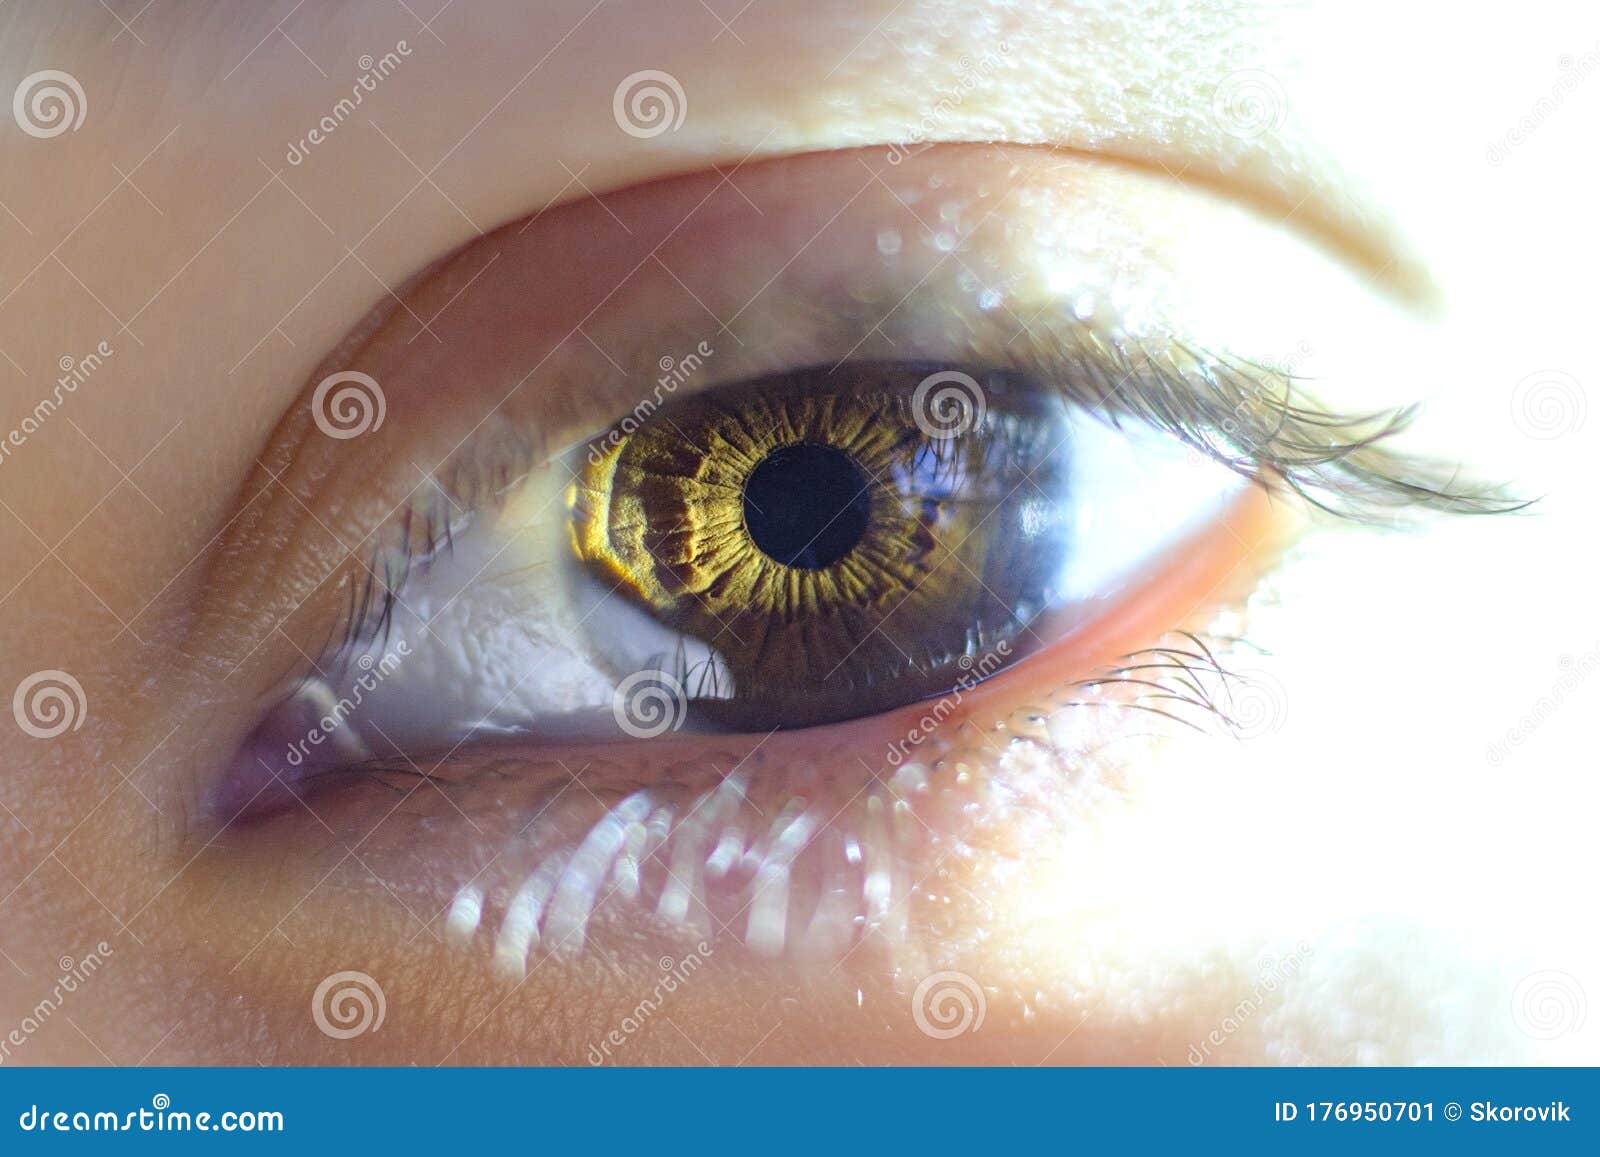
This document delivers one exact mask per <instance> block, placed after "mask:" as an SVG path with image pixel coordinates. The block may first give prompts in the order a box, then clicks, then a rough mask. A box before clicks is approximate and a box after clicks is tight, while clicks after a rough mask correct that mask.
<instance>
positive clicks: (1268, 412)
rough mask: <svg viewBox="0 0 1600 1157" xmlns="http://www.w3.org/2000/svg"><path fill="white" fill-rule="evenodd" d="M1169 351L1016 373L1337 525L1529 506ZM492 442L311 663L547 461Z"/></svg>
mask: <svg viewBox="0 0 1600 1157" xmlns="http://www.w3.org/2000/svg"><path fill="white" fill-rule="evenodd" d="M1171 349H1172V351H1173V352H1172V353H1169V354H1167V355H1166V356H1164V357H1156V356H1152V355H1149V354H1146V353H1143V352H1142V351H1137V350H1136V351H1134V352H1132V353H1130V352H1128V351H1126V350H1124V349H1121V348H1117V347H1110V346H1107V345H1105V344H1101V343H1095V345H1094V352H1093V354H1085V353H1078V352H1071V351H1062V352H1060V353H1058V354H1057V355H1056V356H1054V358H1053V360H1050V361H1049V362H1048V363H1047V364H1046V363H1045V359H1040V363H1041V364H1037V365H1035V366H1032V367H1025V369H1024V372H1030V370H1031V372H1032V373H1033V374H1035V375H1036V376H1037V379H1038V380H1039V381H1041V382H1044V383H1052V382H1053V383H1056V384H1057V385H1058V387H1059V388H1060V389H1061V390H1062V392H1063V393H1064V394H1065V395H1066V396H1067V398H1068V400H1069V401H1070V402H1071V403H1073V404H1075V405H1078V406H1086V407H1090V408H1098V409H1100V411H1101V413H1102V415H1103V416H1104V418H1105V420H1106V421H1107V422H1108V423H1109V424H1111V425H1112V426H1113V427H1118V428H1120V427H1121V426H1122V424H1123V423H1126V422H1142V423H1145V424H1146V425H1148V426H1150V427H1153V428H1155V429H1158V430H1162V431H1165V432H1166V433H1169V434H1171V435H1172V436H1173V437H1174V438H1176V439H1178V440H1179V441H1181V442H1183V443H1184V444H1186V445H1188V446H1189V447H1190V448H1191V449H1193V450H1194V451H1195V452H1196V453H1199V454H1203V455H1205V456H1206V457H1208V458H1210V459H1212V460H1214V461H1216V462H1219V463H1221V464H1222V465H1224V466H1227V467H1228V468H1229V469H1231V470H1233V471H1235V472H1236V473H1238V474H1240V475H1241V476H1243V477H1246V478H1248V479H1250V480H1252V481H1253V482H1255V483H1257V484H1258V485H1261V486H1264V487H1266V488H1268V489H1279V490H1285V491H1288V492H1289V493H1292V494H1294V495H1295V496H1297V497H1298V498H1300V499H1302V500H1304V501H1305V502H1307V503H1308V504H1310V505H1311V506H1313V507H1315V508H1317V509H1319V510H1321V511H1323V512H1325V513H1328V514H1330V515H1333V516H1335V517H1337V518H1340V519H1344V520H1349V521H1353V522H1357V523H1361V524H1365V525H1384V526H1393V525H1395V523H1396V521H1397V519H1396V516H1397V515H1398V514H1403V513H1405V512H1408V511H1416V512H1420V511H1427V512H1436V513H1453V514H1462V513H1470V514H1486V513H1504V512H1509V511H1513V510H1517V509H1520V508H1522V507H1524V506H1526V505H1528V503H1527V502H1525V501H1521V500H1518V499H1516V498H1513V497H1510V496H1508V495H1507V494H1505V493H1504V492H1503V490H1502V489H1501V488H1499V487H1495V486H1484V485H1479V484H1476V483H1473V482H1470V481H1466V480H1463V479H1461V477H1460V475H1459V472H1458V471H1456V470H1453V469H1451V468H1449V467H1446V466H1445V465H1443V464H1441V463H1436V462H1432V461H1430V460H1427V459H1422V458H1418V457H1415V456H1409V455H1403V454H1399V453H1396V452H1393V451H1392V450H1391V449H1390V448H1389V447H1388V446H1387V445H1385V443H1386V442H1388V440H1389V439H1391V438H1393V437H1394V436H1396V435H1398V434H1400V433H1402V432H1403V431H1404V430H1405V429H1406V428H1407V427H1408V426H1409V425H1410V423H1411V422H1412V421H1413V420H1414V418H1415V416H1416V414H1417V408H1416V407H1415V406H1407V407H1403V408H1400V409H1397V410H1389V411H1377V412H1372V413H1364V414H1348V415H1340V414H1332V413H1328V412H1325V411H1322V410H1319V409H1317V408H1315V407H1314V406H1311V405H1308V404H1301V403H1300V402H1298V401H1297V400H1296V398H1297V395H1298V394H1300V393H1303V390H1302V387H1301V384H1300V379H1298V378H1297V377H1296V376H1295V375H1293V374H1292V373H1287V372H1284V371H1281V370H1274V369H1271V368H1269V367H1264V366H1259V365H1254V364H1251V363H1248V362H1245V361H1242V360H1240V359H1232V358H1224V357H1221V356H1218V355H1208V354H1205V353H1202V352H1200V351H1196V350H1193V349H1190V348H1188V347H1185V346H1181V345H1173V346H1172V347H1171ZM497 433H498V435H499V437H498V440H497V442H496V444H494V445H493V446H491V447H489V448H487V449H486V450H484V449H483V448H479V449H480V452H478V453H469V454H467V455H465V456H459V457H458V458H457V459H455V460H453V461H452V462H451V463H450V464H449V465H448V466H447V467H446V470H445V473H446V474H447V477H444V478H441V477H439V476H437V475H436V476H435V478H434V479H433V482H434V485H433V487H432V488H431V490H430V492H429V494H428V495H427V496H426V497H424V498H420V499H418V498H413V499H408V500H407V502H406V503H405V505H403V506H402V507H401V508H400V510H399V511H398V512H397V514H396V515H395V516H394V517H393V518H392V519H391V520H390V523H389V525H388V527H387V528H386V529H385V530H381V531H380V533H379V535H378V538H379V543H378V545H377V546H376V547H375V548H374V550H373V551H372V552H371V554H370V555H369V557H368V558H367V559H366V560H365V564H364V566H363V567H362V568H361V570H360V571H359V572H358V573H357V574H356V575H355V576H354V577H355V581H353V582H352V583H351V584H350V588H349V589H350V600H349V606H348V609H347V612H346V614H345V616H344V619H343V622H342V624H339V625H337V626H336V627H335V629H334V631H333V632H331V633H330V645H329V646H327V647H325V648H324V652H323V655H322V657H321V658H320V659H319V664H318V665H319V666H320V665H321V664H322V663H325V662H337V661H338V660H339V657H340V656H349V655H351V654H353V653H354V652H355V651H356V650H357V649H358V647H359V646H364V645H369V644H371V643H372V642H374V641H381V642H383V643H384V644H386V643H387V640H388V632H389V629H390V626H391V622H392V615H393V612H394V609H395V606H396V604H397V602H398V600H399V598H400V597H401V593H402V591H403V589H404V586H405V583H406V581H407V580H408V578H410V577H411V576H412V575H414V574H416V573H419V572H420V571H421V570H423V569H425V568H426V567H427V566H428V565H429V564H430V563H431V562H432V561H434V560H435V559H437V558H440V557H443V556H446V555H448V554H449V553H450V552H451V551H452V550H453V548H454V539H455V536H456V535H457V534H458V533H460V532H461V530H462V529H464V527H465V525H466V524H467V521H468V520H470V519H472V518H474V517H477V516H479V515H480V514H482V513H487V512H490V511H493V510H494V509H495V508H496V507H497V506H498V504H499V502H500V501H501V499H502V498H503V496H504V495H506V494H507V493H508V492H510V491H511V490H512V489H514V487H515V486H516V484H517V483H518V482H519V481H520V480H521V479H523V478H525V477H526V476H527V474H528V472H529V471H530V470H531V469H533V468H535V466H536V465H537V464H539V463H540V461H541V459H542V458H544V457H545V456H544V455H542V454H541V452H540V448H539V447H537V446H536V445H535V444H534V442H533V441H532V440H530V439H528V438H526V437H521V436H517V435H515V434H511V433H510V432H508V431H504V430H502V431H498V432H497ZM463 511H465V512H466V513H465V514H463V513H461V512H463Z"/></svg>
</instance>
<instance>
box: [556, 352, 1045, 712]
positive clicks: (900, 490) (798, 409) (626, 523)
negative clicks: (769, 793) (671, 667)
mask: <svg viewBox="0 0 1600 1157" xmlns="http://www.w3.org/2000/svg"><path fill="white" fill-rule="evenodd" d="M936 369H937V367H929V366H926V365H910V364H906V365H902V364H883V363H867V364H860V365H847V366H843V367H840V368H839V369H837V370H836V371H833V372H829V371H828V370H825V369H815V370H802V371H798V372H792V373H787V374H782V375H777V376H774V377H770V378H764V379H761V380H759V381H753V382H746V383H741V384H738V385H733V386H725V387H722V388H720V389H717V390H714V391H710V392H707V393H705V394H702V395H699V396H696V397H691V398H684V399H678V400H674V401H672V402H671V403H669V404H668V405H666V406H663V407H662V408H661V409H660V410H659V411H657V412H656V413H654V414H652V415H651V416H650V417H649V418H647V419H646V420H645V421H644V422H643V424H642V425H641V426H640V427H639V428H638V429H637V430H635V431H634V432H633V433H631V434H629V435H627V436H626V437H621V438H619V439H615V440H613V443H612V444H610V445H608V446H607V447H606V448H605V449H604V451H602V452H597V453H593V454H591V455H590V457H589V460H588V461H587V462H585V464H584V466H583V468H582V470H581V472H580V474H579V477H578V479H577V481H576V482H574V484H573V485H572V487H571V489H570V491H569V505H570V508H571V529H572V540H573V546H574V549H575V551H576V553H577V555H578V558H579V559H580V560H582V562H583V563H584V564H585V566H586V568H587V570H588V571H589V572H590V573H591V574H592V575H593V576H594V577H595V578H596V579H598V580H599V581H600V582H601V583H602V584H603V585H604V586H605V587H606V588H607V589H610V588H613V587H614V588H616V590H617V593H618V595H619V596H622V597H625V598H629V599H631V600H634V601H635V602H636V603H637V604H639V605H640V606H642V607H643V608H644V609H645V610H646V611H647V612H648V613H649V614H650V615H651V616H652V617H653V618H654V619H655V620H656V621H657V622H659V623H660V624H662V625H663V626H666V627H668V628H670V629H671V630H672V631H674V632H677V633H678V634H679V635H681V636H682V637H684V638H685V639H687V640H692V641H696V642H698V643H701V644H704V645H705V647H706V648H709V651H710V653H711V654H712V656H713V658H711V659H709V660H706V661H704V662H701V663H698V664H694V665H692V667H691V666H685V667H684V669H680V670H675V671H671V672H670V673H671V674H672V675H673V677H674V678H676V679H678V680H679V681H680V682H681V683H682V684H683V685H684V686H685V687H686V688H687V690H688V693H689V694H690V695H691V696H692V697H694V699H695V700H696V705H697V707H698V708H700V709H701V710H702V711H703V712H704V713H705V714H706V715H708V716H709V717H710V718H711V719H713V720H714V721H721V722H725V723H728V724H731V725H737V726H766V727H774V726H804V725H807V724H811V723H819V722H825V721H828V720H834V719H840V718H846V717H849V716H853V715H862V714H869V713H874V712H877V711H881V710H884V709H886V708H888V707H892V706H896V705H898V704H900V703H904V702H908V701H910V700H913V699H916V698H919V697H922V696H924V695H929V694H935V693H938V692H939V691H941V690H945V689H948V688H949V687H950V686H953V685H954V684H955V682H956V680H957V678H958V677H959V676H960V674H961V672H962V671H963V670H965V669H966V667H969V666H970V665H971V660H972V657H975V656H977V655H978V654H980V653H981V652H983V651H985V650H986V649H989V648H991V647H993V646H995V645H996V644H997V643H999V642H1001V641H1002V640H1004V641H1008V642H1011V641H1014V640H1016V639H1017V637H1018V636H1019V635H1020V634H1021V633H1022V632H1024V631H1026V630H1027V627H1028V624H1029V623H1030V622H1032V621H1033V620H1034V619H1035V618H1037V617H1038V615H1039V614H1040V613H1041V612H1042V611H1043V610H1045V609H1047V608H1048V606H1049V604H1050V603H1051V601H1052V598H1053V583H1054V582H1055V580H1056V579H1057V577H1058V576H1059V574H1060V571H1061V566H1062V561H1063V560H1062V547H1063V544H1064V543H1065V541H1066V538H1067V531H1068V527H1067V506H1066V499H1067V494H1066V492H1065V485H1064V481H1065V479H1066V477H1067V470H1066V463H1067V456H1068V453H1069V449H1070V448H1069V447H1068V446H1066V445H1065V425H1064V421H1063V413H1062V403H1061V402H1059V401H1058V400H1057V399H1056V398H1055V397H1054V396H1052V395H1051V394H1049V393H1048V392H1047V391H1044V390H1041V389H1040V388H1038V387H1037V386H1034V385H1032V384H1030V383H1027V382H1024V381H1021V380H1018V379H1014V378H1009V377H1005V376H1001V375H988V376H985V377H984V378H982V380H981V381H980V379H979V378H977V377H974V376H970V375H960V377H961V380H962V381H965V382H970V383H971V388H972V390H973V391H975V393H974V395H973V399H972V401H973V403H974V404H973V406H972V407H971V408H969V410H968V411H967V412H966V418H967V420H966V422H965V423H962V422H961V421H959V420H958V421H956V422H954V423H951V422H950V421H947V420H946V421H941V419H948V418H949V417H950V415H949V414H947V413H938V412H934V411H933V410H931V409H930V406H931V403H930V401H929V397H928V391H927V390H926V389H925V390H924V391H923V392H922V393H921V394H919V393H918V392H917V387H918V385H919V383H922V382H924V381H925V380H927V379H928V378H929V375H930V374H933V373H934V372H935V371H936ZM943 375H944V376H946V377H948V376H950V372H949V371H943ZM959 417H960V416H959V415H957V418H958V419H959ZM919 418H920V419H921V420H920V421H919ZM680 653H682V649H681V648H680ZM962 656H968V657H969V658H968V659H967V661H966V664H965V665H963V664H962V661H961V660H962ZM671 661H672V659H671V657H670V656H664V657H663V663H670V662H671ZM680 662H681V660H680Z"/></svg>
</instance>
